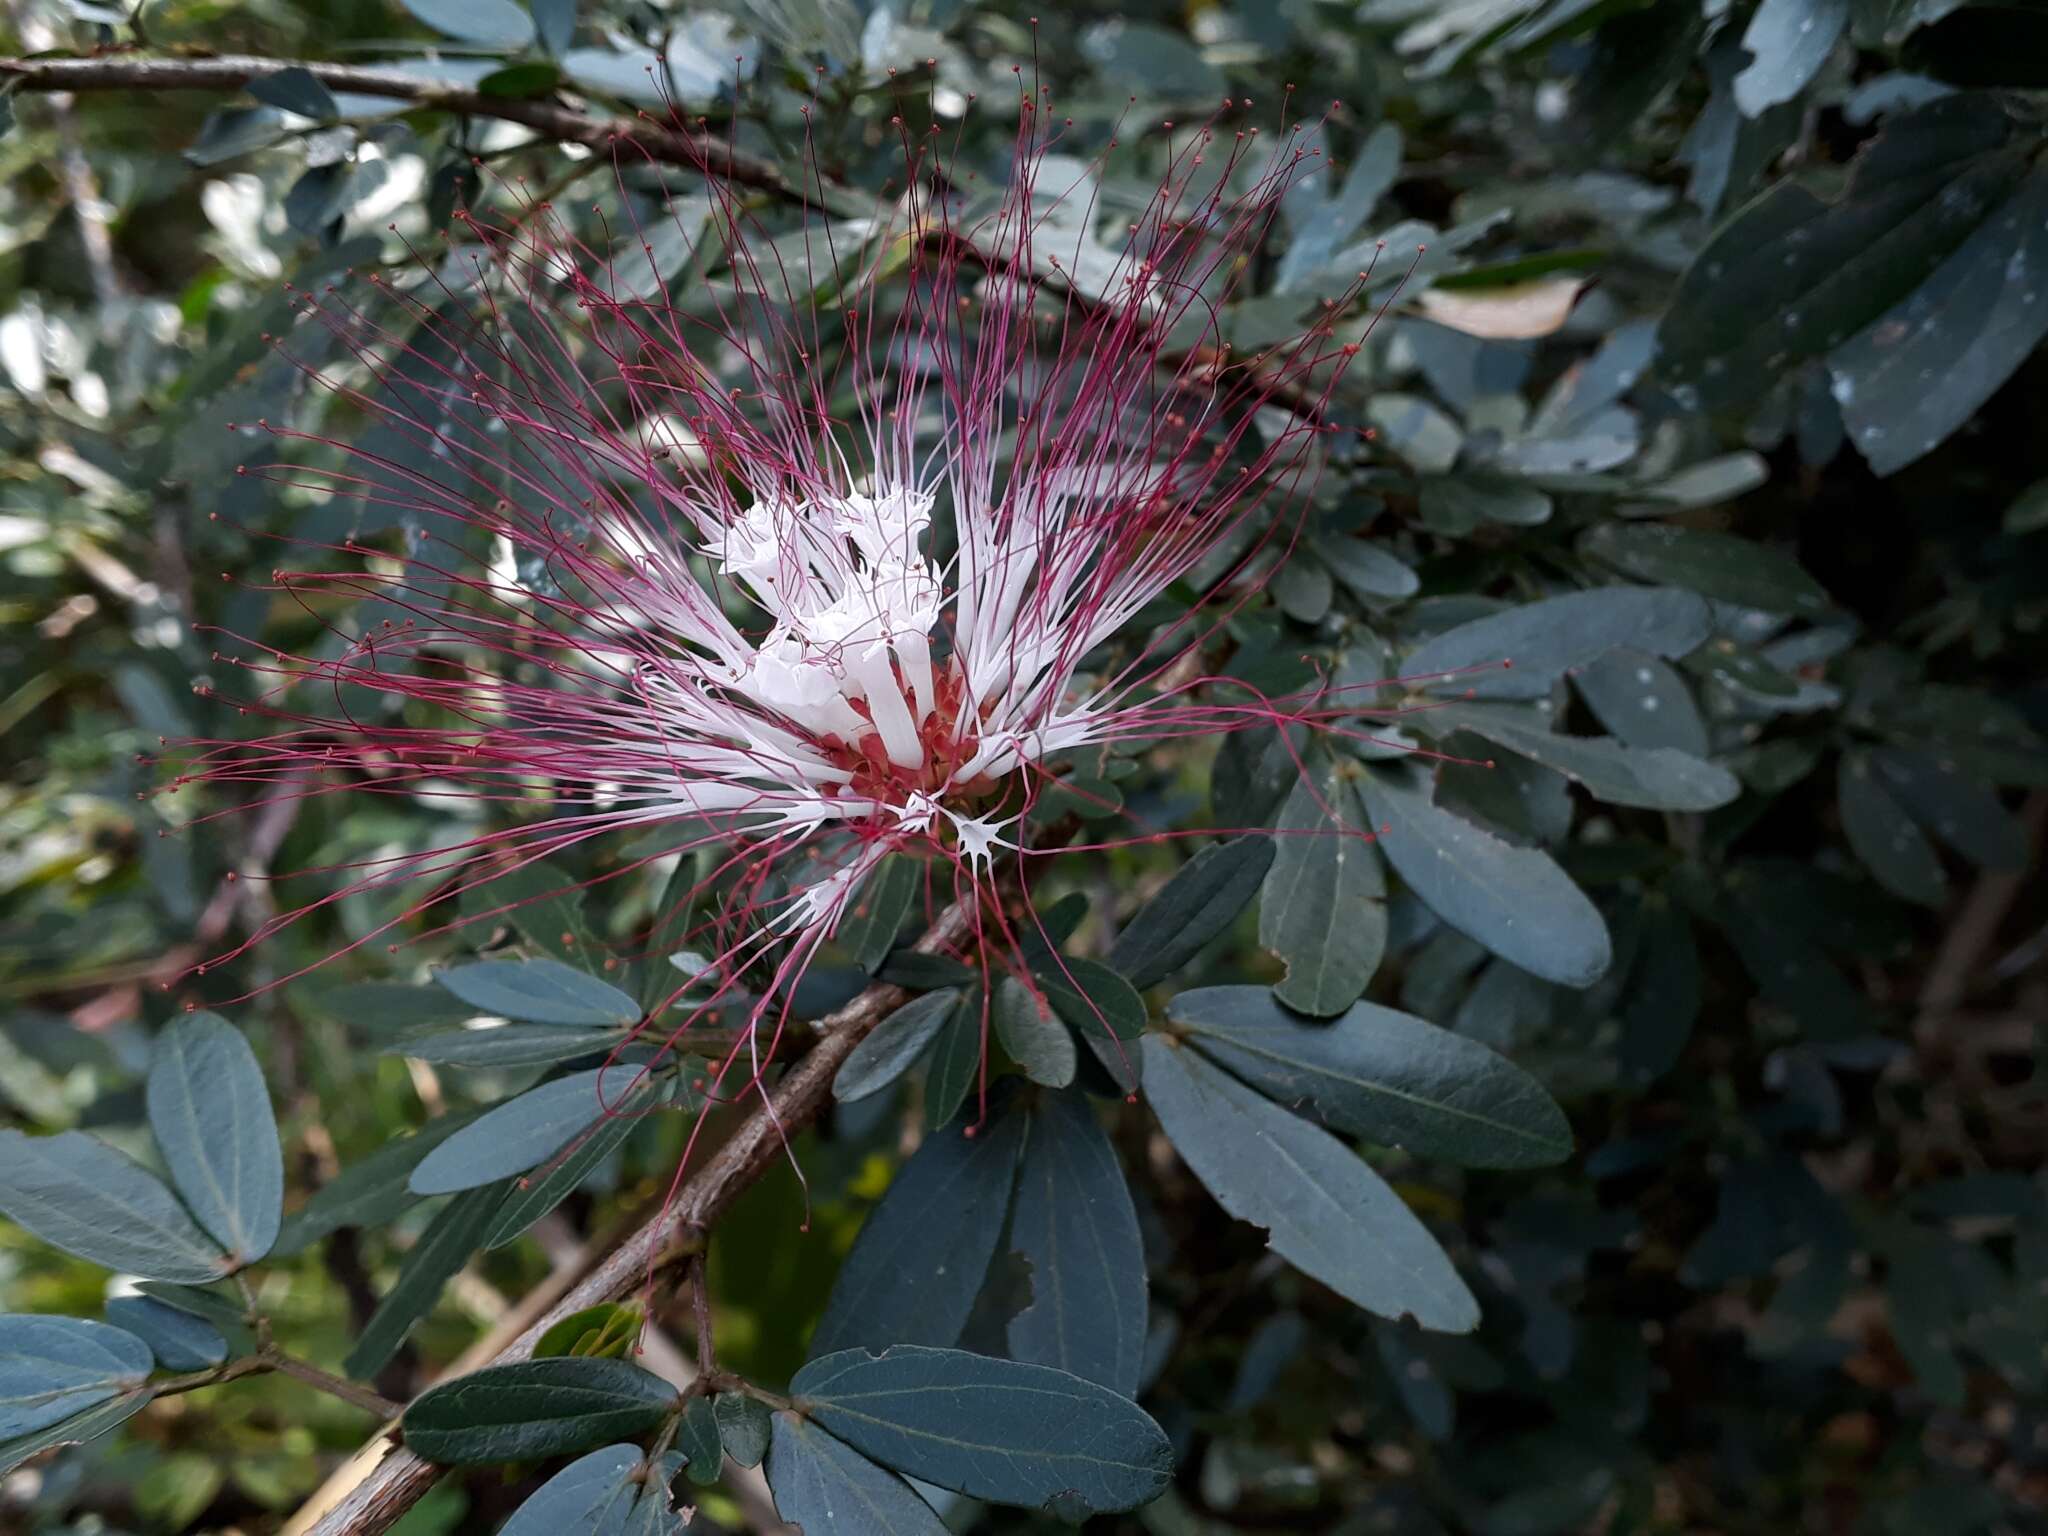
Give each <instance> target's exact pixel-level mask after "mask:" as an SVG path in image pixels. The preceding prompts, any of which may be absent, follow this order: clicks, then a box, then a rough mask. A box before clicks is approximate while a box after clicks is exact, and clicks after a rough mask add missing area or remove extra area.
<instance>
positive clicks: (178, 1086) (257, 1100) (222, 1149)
mask: <svg viewBox="0 0 2048 1536" xmlns="http://www.w3.org/2000/svg"><path fill="white" fill-rule="evenodd" d="M148 1100H149V1128H150V1130H151V1131H152V1132H154V1133H155V1136H156V1143H157V1146H158V1147H159V1148H160V1149H161V1150H162V1152H163V1155H164V1163H165V1165H166V1166H167V1167H168V1168H169V1169H170V1174H171V1182H172V1183H173V1184H175V1185H176V1186H177V1190H178V1193H179V1194H180V1195H181V1196H183V1197H184V1201H185V1204H186V1206H187V1207H188V1208H189V1209H190V1210H191V1211H192V1213H193V1214H194V1215H195V1216H197V1217H198V1218H199V1224H200V1225H201V1226H202V1227H204V1228H205V1229H206V1230H207V1232H209V1233H210V1234H211V1235H212V1236H213V1238H214V1240H215V1241H216V1242H218V1243H219V1244H220V1245H221V1246H222V1247H223V1248H225V1249H227V1251H228V1256H229V1258H230V1259H232V1260H233V1262H234V1264H235V1267H237V1268H240V1267H241V1266H243V1265H245V1264H253V1263H254V1262H255V1261H256V1260H258V1259H260V1258H262V1257H263V1256H264V1255H265V1254H267V1253H268V1252H270V1247H271V1244H272V1243H274V1242H276V1241H277V1229H278V1224H279V1223H280V1222H281V1221H282V1220H283V1218H284V1152H283V1149H282V1148H280V1147H279V1146H278V1141H277V1119H276V1117H275V1116H274V1115H273V1114H272V1113H271V1110H270V1090H269V1089H268V1088H267V1087H266V1086H265V1085H264V1082H263V1070H262V1068H260V1067H258V1066H257V1065H256V1055H255V1053H254V1052H253V1051H251V1050H250V1049H249V1043H248V1042H247V1041H246V1040H244V1039H243V1038H242V1034H241V1031H240V1030H238V1029H236V1028H235V1027H234V1026H233V1025H232V1024H230V1023H228V1021H227V1020H226V1019H223V1018H221V1017H220V1016H219V1015H218V1014H212V1013H188V1014H184V1015H182V1016H180V1017H179V1018H178V1019H177V1020H176V1021H175V1022H174V1023H173V1024H172V1025H171V1027H170V1028H169V1029H166V1030H165V1031H164V1032H163V1033H162V1034H161V1035H159V1036H158V1037H157V1041H156V1052H155V1057H154V1059H153V1060H152V1062H151V1063H150V1069H149V1085H148ZM159 1278H163V1279H174V1278H177V1277H175V1276H161V1277H159Z"/></svg>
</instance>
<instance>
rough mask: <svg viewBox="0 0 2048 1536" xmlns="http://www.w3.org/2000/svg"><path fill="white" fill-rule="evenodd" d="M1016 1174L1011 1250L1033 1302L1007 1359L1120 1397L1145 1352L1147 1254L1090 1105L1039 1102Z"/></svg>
mask: <svg viewBox="0 0 2048 1536" xmlns="http://www.w3.org/2000/svg"><path fill="white" fill-rule="evenodd" d="M1029 1123H1030V1129H1029V1131H1028V1132H1027V1134H1026V1137H1025V1142H1024V1157H1023V1161H1022V1162H1021V1163H1020V1164H1019V1166H1018V1169H1017V1192H1016V1204H1015V1206H1014V1207H1013V1209H1012V1210H1011V1213H1010V1246H1011V1248H1012V1249H1013V1250H1014V1251H1015V1252H1017V1253H1018V1254H1020V1255H1021V1256H1022V1257H1023V1258H1024V1259H1025V1260H1026V1261H1027V1262H1029V1264H1030V1265H1031V1304H1030V1305H1029V1306H1027V1307H1025V1308H1024V1309H1023V1310H1022V1311H1021V1312H1019V1313H1018V1314H1017V1315H1016V1316H1015V1317H1013V1318H1011V1319H1010V1321H1009V1325H1008V1341H1009V1347H1010V1354H1011V1356H1012V1357H1013V1358H1015V1359H1018V1360H1027V1361H1030V1362H1031V1363H1032V1364H1034V1365H1050V1366H1056V1367H1058V1368H1059V1369H1060V1370H1063V1371H1071V1372H1072V1373H1073V1374H1074V1375H1076V1376H1084V1377H1086V1378H1087V1379H1088V1380H1090V1381H1094V1382H1099V1383H1101V1384H1102V1385H1103V1386H1105V1387H1108V1388H1109V1389H1110V1390H1112V1391H1114V1392H1121V1393H1123V1394H1124V1395H1126V1396H1131V1395H1134V1394H1135V1393H1136V1392H1137V1390H1138V1368H1139V1365H1140V1363H1141V1361H1142V1358H1143V1352H1144V1346H1145V1253H1144V1248H1143V1245H1142V1243H1141V1242H1140V1240H1139V1236H1138V1215H1137V1211H1136V1210H1135V1209H1134V1208H1133V1207H1132V1205H1131V1192H1130V1189H1129V1188H1128V1186H1126V1185H1125V1183H1124V1171H1123V1166H1122V1164H1120V1163H1119V1162H1118V1161H1117V1157H1116V1149H1115V1148H1114V1147H1112V1146H1111V1145H1110V1142H1109V1137H1108V1136H1107V1135H1106V1134H1105V1133H1104V1132H1103V1129H1102V1125H1101V1123H1100V1122H1099V1121H1098V1120H1097V1119H1096V1118H1095V1111H1094V1110H1093V1109H1092V1108H1091V1107H1090V1105H1089V1103H1088V1100H1087V1099H1086V1098H1085V1097H1084V1096H1082V1095H1081V1094H1079V1093H1047V1094H1041V1095H1039V1097H1038V1099H1037V1100H1036V1101H1035V1102H1034V1103H1033V1104H1032V1106H1031V1111H1030V1122H1029Z"/></svg>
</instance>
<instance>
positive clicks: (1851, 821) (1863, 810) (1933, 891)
mask: <svg viewBox="0 0 2048 1536" xmlns="http://www.w3.org/2000/svg"><path fill="white" fill-rule="evenodd" d="M1835 798H1836V803H1837V804H1838V806H1839V807H1840V809H1841V813H1842V832H1843V834H1844V835H1845V836H1847V838H1848V839H1849V846H1850V847H1851V848H1853V849H1855V850H1856V857H1857V858H1859V859H1861V860H1862V861H1863V863H1864V865H1865V866H1866V867H1867V868H1868V869H1869V870H1870V872H1871V873H1872V874H1873V875H1875V876H1877V883H1878V884H1879V885H1881V886H1883V887H1884V888H1885V889H1886V890H1888V891H1890V892H1891V893H1892V894H1893V895H1894V896H1898V897H1901V898H1903V899H1904V900H1906V901H1912V902H1918V903H1919V904H1920V905H1922V906H1927V907H1938V906H1940V905H1941V904H1942V903H1943V902H1944V901H1946V900H1947V899H1948V875H1947V873H1946V872H1945V871H1944V870H1943V869H1942V867H1941V859H1940V857H1939V855H1937V854H1936V853H1935V851H1934V846H1933V844H1931V843H1929V842H1928V841H1927V837H1926V834H1924V833H1923V832H1922V831H1921V830H1920V828H1919V827H1918V826H1917V825H1915V824H1914V821H1913V818H1912V817H1910V816H1908V815H1907V814H1906V812H1905V808H1904V807H1902V806H1901V805H1900V804H1899V802H1898V801H1897V800H1895V799H1893V798H1892V795H1891V792H1890V791H1889V790H1887V789H1886V788H1885V787H1884V784H1883V783H1882V782H1881V781H1880V780H1879V779H1878V777H1877V774H1876V771H1875V769H1874V768H1873V767H1872V764H1871V758H1870V754H1869V753H1868V752H1845V753H1843V754H1842V761H1841V764H1840V765H1839V767H1838V768H1837V769H1836V772H1835Z"/></svg>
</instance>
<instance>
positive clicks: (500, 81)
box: [476, 59, 562, 97]
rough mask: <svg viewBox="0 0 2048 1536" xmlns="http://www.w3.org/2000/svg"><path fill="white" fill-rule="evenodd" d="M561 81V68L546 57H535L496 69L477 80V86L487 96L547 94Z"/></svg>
mask: <svg viewBox="0 0 2048 1536" xmlns="http://www.w3.org/2000/svg"><path fill="white" fill-rule="evenodd" d="M561 83H562V71H561V70H560V68H558V67H557V66H555V65H553V64H550V63H548V62H547V61H546V60H545V59H534V60H532V61H530V62H528V63H525V64H513V65H510V66H508V67H506V68H504V69H494V70H492V71H491V72H490V73H489V74H488V75H485V76H484V77H483V79H481V80H479V81H477V83H476V88H477V90H478V91H479V92H481V93H482V94H483V95H485V96H508V97H523V96H545V95H547V94H548V93H549V92H551V91H553V90H554V89H555V87H556V86H558V85H560V84H561Z"/></svg>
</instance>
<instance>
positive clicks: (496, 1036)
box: [385, 1024, 626, 1067]
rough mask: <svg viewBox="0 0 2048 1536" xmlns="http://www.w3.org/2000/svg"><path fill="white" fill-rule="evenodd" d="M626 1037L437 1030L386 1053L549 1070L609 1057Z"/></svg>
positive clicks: (573, 1031)
mask: <svg viewBox="0 0 2048 1536" xmlns="http://www.w3.org/2000/svg"><path fill="white" fill-rule="evenodd" d="M625 1039H626V1036H625V1033H624V1032H623V1031H619V1032H613V1031H611V1030H593V1029H592V1028H591V1027H590V1026H589V1025H587V1024H500V1025H496V1026H494V1027H491V1028H488V1029H437V1030H435V1031H434V1032H433V1033H432V1034H426V1035H413V1036H410V1037H409V1038H407V1039H403V1040H396V1041H393V1042H392V1043H391V1044H390V1045H388V1046H386V1047H385V1050H386V1052H387V1053H388V1054H390V1055H393V1056H410V1057H412V1058H413V1059H414V1060H415V1061H431V1062H434V1063H436V1064H437V1065H440V1066H445V1067H545V1066H553V1065H554V1064H555V1063H556V1062H558V1061H574V1060H575V1059H576V1058H577V1057H578V1056H589V1055H593V1054H598V1053H607V1052H609V1051H611V1050H612V1049H613V1048H614V1047H615V1046H618V1045H621V1044H623V1043H624V1042H625Z"/></svg>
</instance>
